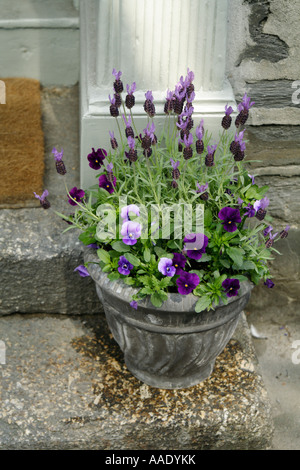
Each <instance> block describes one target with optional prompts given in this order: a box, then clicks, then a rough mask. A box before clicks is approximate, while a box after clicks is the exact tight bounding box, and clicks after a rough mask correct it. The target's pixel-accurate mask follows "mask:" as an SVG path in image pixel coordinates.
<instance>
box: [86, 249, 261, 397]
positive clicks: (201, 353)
mask: <svg viewBox="0 0 300 470" xmlns="http://www.w3.org/2000/svg"><path fill="white" fill-rule="evenodd" d="M86 261H89V262H90V261H92V262H95V261H96V262H97V261H98V257H97V255H96V253H95V251H94V250H92V249H88V250H87V251H86V254H85V262H86ZM88 271H89V272H90V275H91V277H92V278H93V279H94V281H95V283H96V289H97V294H98V296H99V299H100V301H101V302H102V304H103V307H104V311H105V315H106V319H107V322H108V325H109V327H110V330H111V332H112V334H113V336H114V339H115V340H116V341H117V343H118V344H119V346H120V348H121V350H122V351H123V353H124V360H125V364H126V366H127V367H128V369H129V370H130V371H131V372H132V374H133V375H134V376H135V377H137V378H138V379H139V380H141V381H142V382H144V383H146V384H148V385H150V386H152V387H157V388H162V389H178V388H187V387H191V386H193V385H196V384H198V383H200V382H202V381H203V380H205V379H206V378H207V377H209V376H210V375H211V373H212V371H213V368H214V364H215V360H216V358H217V356H218V355H219V354H220V353H221V352H222V351H223V350H224V348H225V346H226V345H227V343H228V341H229V340H230V339H231V337H232V335H233V333H234V331H235V328H236V326H237V324H238V321H239V317H240V314H241V312H242V311H243V309H244V308H245V306H246V304H247V303H248V301H249V298H250V295H251V289H252V284H251V283H250V282H242V283H241V288H240V290H239V295H238V296H236V297H232V298H231V299H229V302H228V304H227V305H224V304H223V303H220V305H219V306H218V307H216V309H215V310H211V311H209V312H208V311H206V310H205V311H203V312H201V313H196V312H195V310H194V309H195V304H196V302H197V300H198V297H196V296H194V295H193V294H189V295H187V296H182V295H180V294H170V295H169V298H168V300H167V301H165V302H164V303H163V305H162V306H161V307H160V308H155V307H153V305H152V304H151V302H150V300H149V299H148V298H147V299H144V300H143V301H141V302H139V305H138V309H137V310H135V309H133V308H132V307H131V306H130V305H129V304H130V302H131V296H132V295H133V294H134V293H136V292H137V289H134V288H132V287H129V286H127V285H126V284H124V283H123V281H122V280H117V281H113V282H112V281H110V280H109V279H108V278H107V275H106V274H105V273H103V272H102V271H101V269H100V267H99V266H98V265H96V264H90V265H89V266H88Z"/></svg>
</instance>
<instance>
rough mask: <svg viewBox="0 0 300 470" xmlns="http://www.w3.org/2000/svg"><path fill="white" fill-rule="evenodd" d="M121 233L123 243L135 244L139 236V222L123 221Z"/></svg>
mask: <svg viewBox="0 0 300 470" xmlns="http://www.w3.org/2000/svg"><path fill="white" fill-rule="evenodd" d="M121 235H122V237H123V243H125V245H135V244H136V242H137V239H138V238H139V237H140V236H141V224H139V223H138V222H133V221H131V220H130V221H127V222H124V223H123V225H122V229H121Z"/></svg>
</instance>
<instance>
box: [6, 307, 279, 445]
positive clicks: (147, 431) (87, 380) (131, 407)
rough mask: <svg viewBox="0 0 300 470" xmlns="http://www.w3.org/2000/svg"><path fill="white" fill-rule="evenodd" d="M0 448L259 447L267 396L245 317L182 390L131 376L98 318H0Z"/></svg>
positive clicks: (267, 423) (267, 427) (265, 438)
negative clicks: (1, 358)
mask: <svg viewBox="0 0 300 470" xmlns="http://www.w3.org/2000/svg"><path fill="white" fill-rule="evenodd" d="M0 331H1V340H2V341H4V342H5V345H6V364H5V365H0V375H1V382H0V397H1V409H0V448H1V449H32V450H34V449H51V450H53V449H94V450H96V449H108V450H111V449H118V450H122V449H134V450H143V449H151V450H156V449H160V450H164V449H165V450H177V449H180V450H184V449H195V450H196V449H265V448H268V447H269V446H270V443H271V436H272V431H273V426H272V419H271V413H270V405H269V400H268V397H267V394H266V391H265V388H264V385H263V382H262V380H261V376H260V373H258V369H257V360H256V356H255V354H254V352H253V347H252V342H251V338H250V334H249V330H248V327H247V322H246V320H245V317H242V319H241V322H240V323H239V325H238V328H237V330H236V333H235V336H234V338H233V339H232V340H231V341H230V343H229V344H228V346H227V348H226V349H225V351H224V352H223V353H222V354H221V355H220V356H219V357H218V359H217V361H216V366H215V370H214V372H213V374H212V376H211V377H210V378H209V379H207V380H205V381H204V382H203V383H201V384H199V385H197V386H195V387H192V388H190V389H185V390H160V389H156V388H152V387H149V386H147V385H145V384H143V383H142V382H140V381H139V380H137V379H136V378H135V377H133V375H132V374H131V373H130V372H129V371H128V369H127V368H126V366H125V364H124V361H123V355H122V353H121V351H120V349H119V347H118V346H117V344H116V343H115V341H114V340H113V339H112V336H111V334H110V333H109V332H108V328H107V324H106V321H105V318H104V316H102V315H99V316H88V317H70V316H68V317H66V316H53V315H49V316H48V315H46V316H45V315H26V316H22V315H11V316H7V317H2V318H0Z"/></svg>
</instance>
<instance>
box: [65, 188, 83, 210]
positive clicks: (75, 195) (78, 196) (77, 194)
mask: <svg viewBox="0 0 300 470" xmlns="http://www.w3.org/2000/svg"><path fill="white" fill-rule="evenodd" d="M70 196H71V197H69V201H68V202H69V204H71V206H76V205H77V203H78V202H81V201H82V199H83V198H84V196H85V192H84V191H83V189H77V188H76V186H75V187H74V188H72V189H71V190H70ZM71 198H72V199H71ZM73 199H74V200H73Z"/></svg>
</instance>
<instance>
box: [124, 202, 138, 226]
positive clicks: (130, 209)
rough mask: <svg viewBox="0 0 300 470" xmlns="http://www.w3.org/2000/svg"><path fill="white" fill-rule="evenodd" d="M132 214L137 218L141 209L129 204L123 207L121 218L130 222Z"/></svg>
mask: <svg viewBox="0 0 300 470" xmlns="http://www.w3.org/2000/svg"><path fill="white" fill-rule="evenodd" d="M130 212H132V213H133V214H135V215H136V216H137V217H139V215H140V209H139V207H138V206H137V205H136V204H129V205H128V206H125V207H122V209H121V217H122V219H125V220H124V222H127V221H128V220H130V217H129V213H130Z"/></svg>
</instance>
